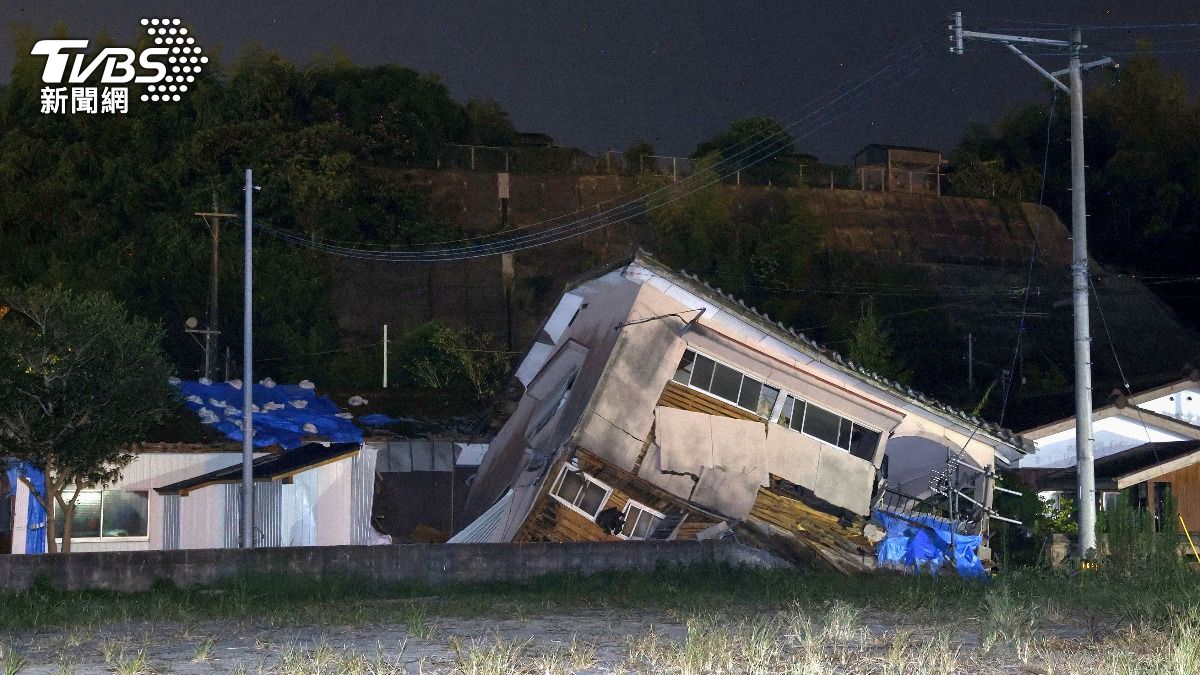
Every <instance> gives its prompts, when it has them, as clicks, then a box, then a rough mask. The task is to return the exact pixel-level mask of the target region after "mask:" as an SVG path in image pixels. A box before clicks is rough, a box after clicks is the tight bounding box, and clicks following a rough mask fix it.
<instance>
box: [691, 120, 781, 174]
mask: <svg viewBox="0 0 1200 675" xmlns="http://www.w3.org/2000/svg"><path fill="white" fill-rule="evenodd" d="M792 142H793V139H792V135H791V134H789V133H788V131H787V129H785V128H784V127H783V125H781V124H780V123H779V122H776V121H775V120H773V119H770V118H769V117H746V118H743V119H740V120H737V121H735V122H734V123H733V124H731V125H730V126H729V129H728V130H727V131H724V132H722V133H720V134H717V135H716V136H713V137H712V138H710V139H708V140H707V141H704V142H703V143H701V144H700V145H698V146H696V150H695V151H694V152H693V153H692V158H693V159H700V158H704V157H711V158H713V159H714V160H715V161H720V162H724V163H723V164H722V165H721V168H720V169H719V170H718V173H719V174H720V175H728V174H729V173H731V172H733V171H741V180H742V181H743V182H749V183H753V184H771V185H792V184H793V183H794V182H796V179H797V177H798V173H799V170H800V169H799V167H800V165H801V163H802V161H801V158H800V156H799V155H797V154H796V151H795V149H794V148H793V147H792Z"/></svg>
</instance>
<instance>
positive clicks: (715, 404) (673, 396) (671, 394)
mask: <svg viewBox="0 0 1200 675" xmlns="http://www.w3.org/2000/svg"><path fill="white" fill-rule="evenodd" d="M658 405H660V406H665V407H667V408H678V409H679V410H689V411H691V412H700V413H705V414H708V415H717V416H719V417H733V418H735V419H740V420H752V421H755V422H760V421H762V419H763V418H761V417H759V416H758V415H755V414H754V413H752V412H750V411H749V410H743V409H742V408H739V407H737V406H736V405H733V404H732V403H728V402H726V401H722V400H720V399H718V398H714V397H712V396H709V395H707V394H705V393H703V392H701V391H698V390H696V389H692V388H691V387H685V386H684V385H682V384H679V383H678V382H668V383H667V386H666V387H665V388H664V389H663V393H662V396H660V397H659V399H658Z"/></svg>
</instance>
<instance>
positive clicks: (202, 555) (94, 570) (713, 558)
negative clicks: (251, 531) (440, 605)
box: [0, 541, 786, 591]
mask: <svg viewBox="0 0 1200 675" xmlns="http://www.w3.org/2000/svg"><path fill="white" fill-rule="evenodd" d="M700 564H730V565H751V566H757V567H774V566H779V565H781V564H782V565H786V563H781V562H780V561H779V559H777V558H772V557H770V556H769V555H768V554H765V553H763V552H762V551H758V550H756V549H750V548H748V547H745V546H741V545H739V544H736V543H734V542H731V541H704V542H697V541H661V542H660V541H644V542H576V543H567V544H402V545H396V546H329V547H304V548H299V547H297V548H262V549H252V550H248V551H246V550H240V549H205V550H183V551H122V552H106V553H67V554H58V555H5V556H0V588H3V589H5V590H10V591H16V590H23V589H27V588H29V587H30V586H32V585H33V583H34V581H35V580H36V579H37V578H38V577H39V576H41V575H45V576H46V577H47V578H48V579H49V580H50V582H51V583H52V584H53V585H54V586H55V587H56V588H59V589H62V590H85V589H108V590H118V591H139V590H145V589H147V588H149V587H150V585H151V584H153V583H154V582H155V581H156V580H159V579H163V580H170V581H172V582H174V583H175V585H177V586H179V587H189V586H204V585H208V584H212V583H214V582H217V581H220V580H222V579H227V578H230V577H236V576H240V575H247V574H289V573H290V574H303V575H313V576H317V577H320V576H341V577H356V578H362V579H364V580H366V581H376V582H406V583H413V584H428V585H436V584H441V583H455V582H459V583H462V582H466V583H470V582H487V581H517V580H523V579H531V578H534V577H538V576H543V575H547V574H558V573H578V574H594V573H596V572H603V571H607V570H621V569H625V570H650V569H653V568H654V567H655V566H657V565H700Z"/></svg>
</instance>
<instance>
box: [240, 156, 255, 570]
mask: <svg viewBox="0 0 1200 675" xmlns="http://www.w3.org/2000/svg"><path fill="white" fill-rule="evenodd" d="M245 190H246V241H245V254H246V263H245V264H246V276H245V287H244V296H243V302H244V308H245V309H244V310H243V312H242V548H254V438H253V437H254V321H253V318H254V300H253V294H252V292H253V290H254V172H253V171H252V170H251V169H246V188H245Z"/></svg>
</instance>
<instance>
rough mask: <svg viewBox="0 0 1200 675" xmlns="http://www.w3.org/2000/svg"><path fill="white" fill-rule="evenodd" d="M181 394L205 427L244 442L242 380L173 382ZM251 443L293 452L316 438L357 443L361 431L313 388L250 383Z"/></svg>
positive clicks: (302, 385)
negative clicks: (252, 439)
mask: <svg viewBox="0 0 1200 675" xmlns="http://www.w3.org/2000/svg"><path fill="white" fill-rule="evenodd" d="M172 383H173V384H175V386H177V387H179V390H180V391H181V392H182V393H183V396H184V399H185V401H184V402H185V404H186V405H187V407H188V408H190V409H191V410H192V411H194V412H195V413H196V414H197V415H199V416H200V421H201V422H202V423H204V424H208V425H211V426H213V427H215V428H216V429H217V430H218V431H220V432H221V433H222V434H224V435H225V436H226V437H228V438H230V439H233V440H235V441H240V440H242V410H241V407H242V399H243V393H242V385H241V383H240V382H213V383H208V382H205V381H204V380H200V381H194V380H184V381H176V380H172ZM253 386H254V389H253V395H254V399H253V400H254V410H253V412H254V445H255V447H260V448H262V447H267V446H269V445H278V446H280V447H281V448H283V449H285V450H292V449H294V448H298V447H300V445H301V438H302V437H304V436H308V437H314V436H315V437H319V438H324V439H327V440H330V441H333V442H335V443H361V442H362V439H363V432H362V429H359V428H358V427H356V426H355V425H354V423H353V422H351V415H350V413H346V412H342V411H340V410H338V407H337V405H336V404H334V402H333V401H331V400H329V398H328V397H326V396H317V394H316V391H315V390H314V388H313V386H312V384H310V383H307V382H302V383H301V384H299V385H292V384H275V383H274V382H271V381H270V380H264V381H263V382H261V383H259V384H256V385H253Z"/></svg>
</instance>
